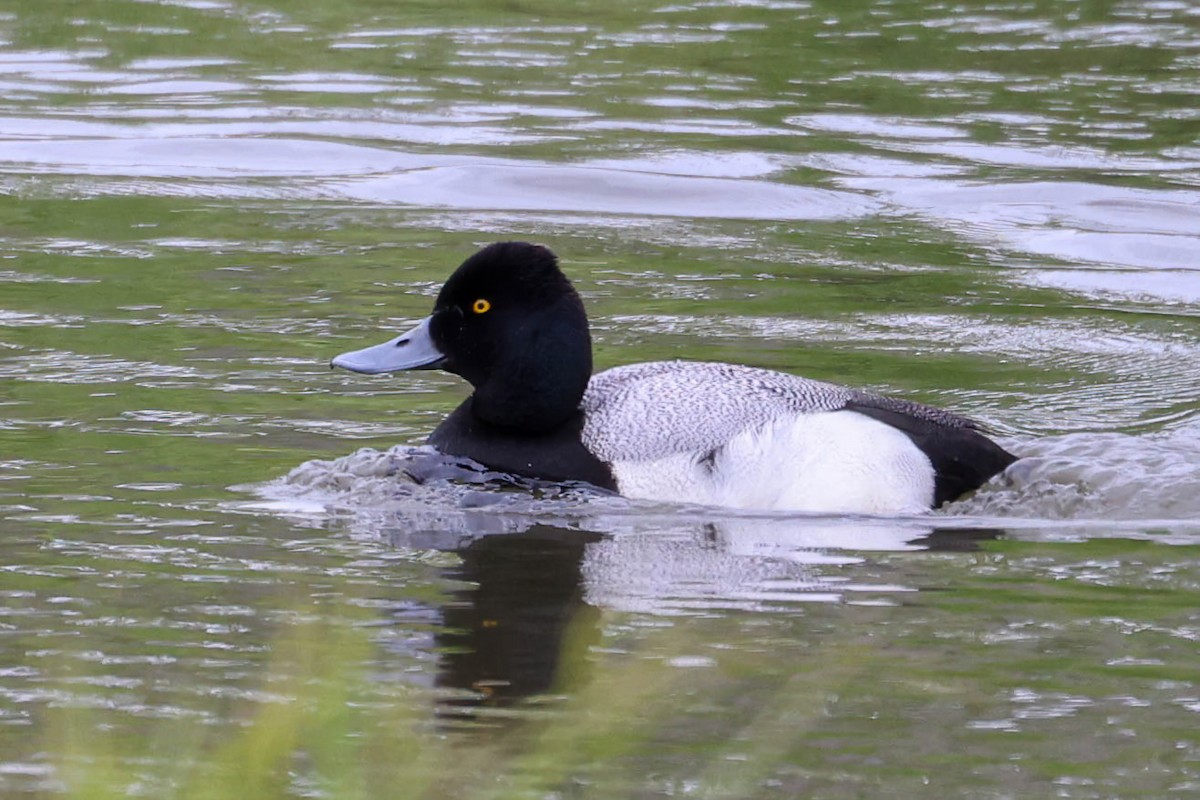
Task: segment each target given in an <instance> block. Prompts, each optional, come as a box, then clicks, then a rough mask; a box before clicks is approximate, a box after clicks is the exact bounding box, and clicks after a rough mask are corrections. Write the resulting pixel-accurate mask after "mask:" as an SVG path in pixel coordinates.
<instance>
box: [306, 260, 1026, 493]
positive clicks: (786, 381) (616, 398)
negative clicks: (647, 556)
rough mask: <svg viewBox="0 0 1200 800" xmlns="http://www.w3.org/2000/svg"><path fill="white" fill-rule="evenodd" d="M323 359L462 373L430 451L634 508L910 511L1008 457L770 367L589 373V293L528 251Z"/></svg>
mask: <svg viewBox="0 0 1200 800" xmlns="http://www.w3.org/2000/svg"><path fill="white" fill-rule="evenodd" d="M330 366H331V367H339V368H342V369H346V370H350V371H353V372H358V373H366V374H378V373H390V372H396V371H400V370H418V369H442V370H445V371H446V372H450V373H452V374H455V375H458V376H460V377H461V378H463V379H464V380H466V381H467V382H468V383H469V384H470V385H471V387H472V392H471V394H470V396H469V397H467V398H466V399H465V400H464V401H462V403H461V404H460V405H459V406H458V407H457V408H456V409H455V410H454V411H453V412H451V413H450V415H449V416H447V417H446V418H445V419H444V420H443V421H442V422H441V423H440V424H439V425H438V426H437V427H436V428H435V429H434V431H433V433H432V434H430V436H429V438H428V442H427V443H428V444H429V445H432V446H433V447H434V448H435V449H436V450H438V451H440V452H441V453H443V454H445V455H447V456H453V457H465V458H468V459H471V460H473V461H475V462H478V463H479V464H481V465H483V466H484V467H486V468H488V469H489V470H494V471H497V472H500V473H505V474H509V475H514V476H521V477H524V478H532V479H537V480H543V481H550V482H564V483H565V482H572V481H580V482H583V483H586V484H591V485H592V486H594V487H598V488H600V489H604V490H608V491H610V492H615V493H617V494H620V495H623V496H625V497H628V498H631V499H637V500H650V501H662V502H669V503H686V504H700V505H708V506H723V507H728V508H736V509H753V510H762V511H789V512H790V511H795V512H811V513H817V514H872V515H906V514H920V513H925V512H928V511H929V510H930V509H933V508H937V507H939V506H941V505H944V504H945V503H948V502H950V501H952V500H955V499H957V498H960V497H962V496H963V495H966V494H968V493H970V492H973V491H974V490H976V489H978V488H979V487H980V486H982V485H983V484H985V483H986V482H988V481H989V480H990V479H992V478H993V477H995V476H997V475H999V474H1000V473H1002V472H1003V471H1004V470H1005V469H1007V468H1008V466H1009V465H1010V464H1012V463H1013V462H1014V461H1016V460H1017V456H1015V455H1013V454H1012V453H1010V452H1008V451H1007V450H1005V449H1004V448H1003V447H1001V446H1000V445H999V444H997V443H996V442H994V441H993V440H992V439H990V438H989V437H988V435H987V434H988V430H987V429H986V428H985V427H984V426H983V425H982V424H980V423H978V422H976V421H974V420H972V419H969V418H967V417H964V416H960V415H958V414H956V413H953V412H951V411H946V410H943V409H940V408H936V407H933V406H928V405H923V404H921V403H916V402H912V401H909V400H904V399H899V398H893V397H888V396H884V395H878V394H873V393H871V392H867V391H863V390H859V389H853V388H848V387H845V386H841V385H838V384H834V383H826V382H824V381H820V380H813V379H811V378H804V377H800V376H797V375H792V374H788V373H783V372H778V371H774V370H768V369H762V368H758V367H753V366H743V365H740V364H731V363H721V362H709V361H686V360H677V361H653V362H643V363H634V364H627V365H623V366H617V367H613V368H611V369H606V370H604V371H602V372H598V373H596V374H593V371H592V341H591V334H590V330H589V325H588V318H587V313H586V311H585V308H584V304H583V301H582V299H581V298H580V296H579V293H578V292H577V291H576V290H575V287H574V286H573V285H572V283H571V281H570V280H569V279H568V278H567V276H566V274H564V272H563V270H562V269H561V267H560V265H559V262H558V258H557V256H555V254H554V253H553V252H552V251H551V250H550V249H549V248H547V247H545V246H542V245H537V244H531V243H528V242H520V241H505V242H497V243H495V244H491V245H488V246H487V247H484V248H483V249H481V250H479V251H478V252H476V253H474V254H473V255H471V256H470V257H469V258H467V259H466V260H465V261H463V262H462V264H461V265H460V266H459V267H458V268H457V269H456V270H455V271H454V272H453V273H452V274H451V275H450V277H449V278H448V279H447V280H446V282H445V284H444V285H443V286H442V288H441V290H440V292H439V293H438V296H437V300H436V301H435V303H434V306H433V311H432V313H431V314H430V315H429V316H427V317H425V318H424V319H422V320H420V322H418V323H417V324H416V325H415V326H414V327H413V328H412V329H411V330H409V331H407V332H405V333H402V334H400V335H399V336H396V337H394V338H392V339H389V340H388V341H386V342H384V343H382V344H377V345H373V346H370V347H365V348H363V349H360V350H354V351H351V352H347V353H342V354H341V355H338V356H336V357H335V358H333V359H332V361H331V362H330Z"/></svg>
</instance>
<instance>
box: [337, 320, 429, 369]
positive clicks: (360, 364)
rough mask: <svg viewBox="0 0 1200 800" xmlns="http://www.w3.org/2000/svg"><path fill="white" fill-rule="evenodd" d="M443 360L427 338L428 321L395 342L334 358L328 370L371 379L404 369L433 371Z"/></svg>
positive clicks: (422, 322) (391, 341)
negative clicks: (347, 371)
mask: <svg viewBox="0 0 1200 800" xmlns="http://www.w3.org/2000/svg"><path fill="white" fill-rule="evenodd" d="M444 359H445V355H444V354H443V353H442V352H441V351H440V350H438V348H437V345H435V344H434V343H433V339H432V338H430V336H429V317H426V318H425V319H423V320H421V321H420V322H419V323H417V325H416V327H414V328H413V329H412V330H410V331H408V332H407V333H402V334H400V335H399V336H397V337H396V338H395V339H390V340H388V341H386V342H384V343H383V344H377V345H374V346H373V347H364V348H363V349H362V350H352V351H350V352H349V353H342V354H341V355H340V356H335V357H334V358H333V360H332V361H330V362H329V366H331V367H341V368H342V369H348V370H350V371H351V372H363V373H366V374H368V375H375V374H378V373H381V372H398V371H399V370H404V369H435V368H436V367H438V366H439V365H440V364H441V363H442V361H443V360H444Z"/></svg>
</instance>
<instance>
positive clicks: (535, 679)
mask: <svg viewBox="0 0 1200 800" xmlns="http://www.w3.org/2000/svg"><path fill="white" fill-rule="evenodd" d="M601 538H603V537H602V536H601V535H600V534H595V533H588V532H583V531H577V530H566V529H563V528H555V527H551V526H547V525H534V526H532V527H531V528H529V529H528V530H526V531H524V532H522V533H519V534H505V535H496V536H484V537H482V538H479V539H475V540H474V541H472V542H470V544H468V545H467V546H466V547H465V548H464V549H462V550H460V551H459V553H458V555H459V556H460V558H461V559H462V563H461V564H460V565H458V566H456V567H454V568H452V569H450V570H449V571H448V572H447V576H448V577H451V578H454V579H456V580H460V581H463V582H465V583H468V584H470V585H469V586H467V587H465V588H462V589H458V590H456V591H455V592H454V593H453V597H452V599H451V600H450V601H449V602H447V603H446V604H445V606H444V607H443V609H442V622H443V624H442V627H441V628H440V629H439V631H438V632H437V633H436V634H435V641H436V647H437V649H438V652H439V656H440V668H439V672H438V676H437V685H438V686H439V687H441V688H453V689H464V690H467V692H468V694H466V695H455V696H452V697H448V698H447V699H445V700H444V701H443V711H444V712H445V713H448V714H454V715H470V714H471V713H472V712H473V710H475V709H480V708H503V707H505V706H508V705H511V704H512V703H513V702H514V701H516V700H519V699H521V698H524V697H529V696H532V695H539V694H547V693H552V692H555V691H559V690H562V689H567V688H570V687H572V686H578V685H580V684H581V683H582V682H583V681H585V680H586V676H585V675H583V674H579V673H580V671H582V670H586V664H587V659H586V653H587V650H588V648H589V647H590V646H591V645H593V644H595V643H596V642H597V641H598V640H599V636H600V628H599V621H600V620H599V615H600V612H599V609H597V608H595V607H593V606H591V605H588V604H587V603H586V602H584V588H583V580H582V569H581V568H582V564H583V558H584V553H585V551H586V549H587V547H588V546H589V545H590V544H592V543H594V542H598V541H599V540H600V539H601ZM568 651H569V652H568Z"/></svg>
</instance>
